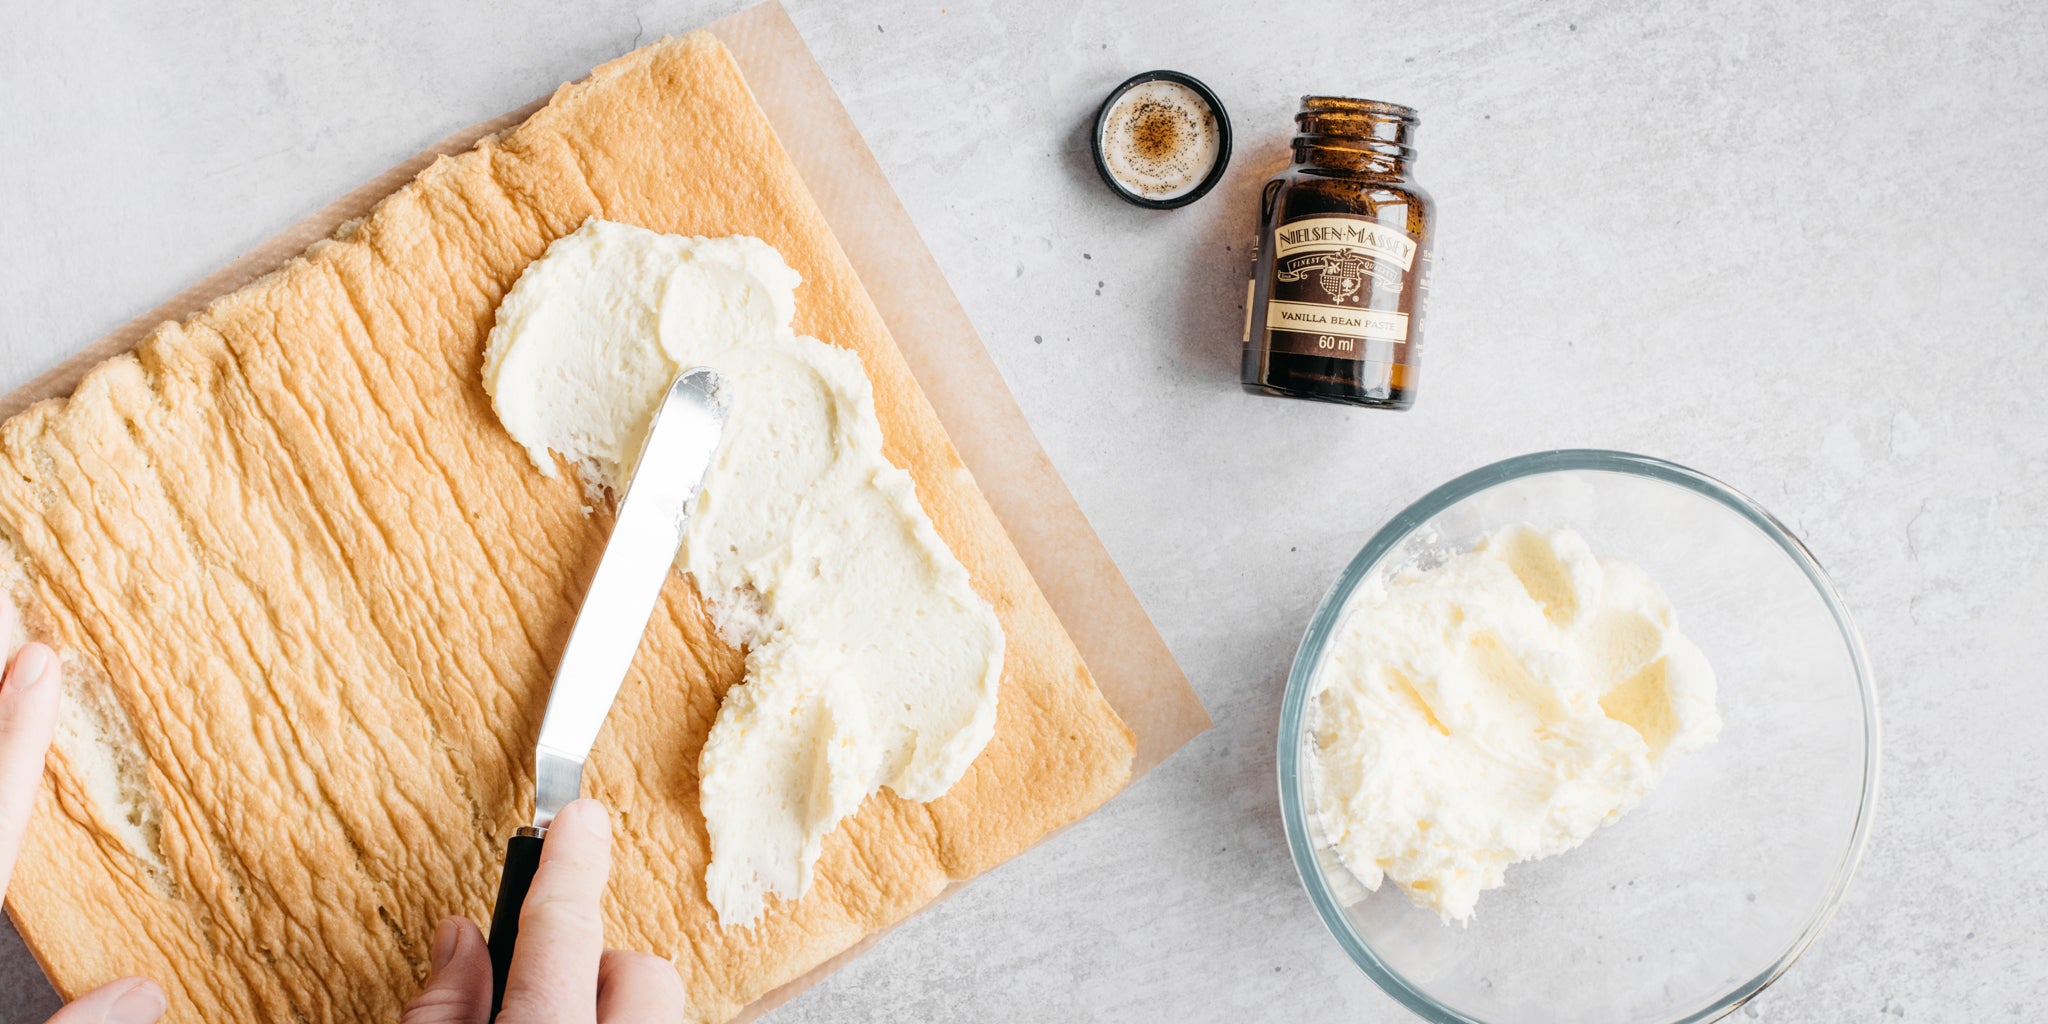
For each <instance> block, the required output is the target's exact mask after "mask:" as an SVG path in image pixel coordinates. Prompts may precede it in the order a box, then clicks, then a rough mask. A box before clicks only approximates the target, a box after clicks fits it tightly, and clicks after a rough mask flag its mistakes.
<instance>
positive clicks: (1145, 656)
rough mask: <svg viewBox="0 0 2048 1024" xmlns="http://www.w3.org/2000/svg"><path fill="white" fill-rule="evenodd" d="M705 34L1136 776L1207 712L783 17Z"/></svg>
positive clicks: (476, 134) (405, 171)
mask: <svg viewBox="0 0 2048 1024" xmlns="http://www.w3.org/2000/svg"><path fill="white" fill-rule="evenodd" d="M709 28H710V30H711V31H712V33H713V34H715V35H717V36H718V38H719V39H720V41H722V42H724V43H725V45H726V48H727V49H728V50H730V51H731V52H732V55H733V59H734V60H736V61H738V62H739V66H740V69H741V71H742V72H743V73H744V74H745V75H746V79H747V84H748V85H749V86H750V87H751V88H752V89H753V91H754V99H755V100H756V102H758V103H759V104H760V105H761V109H762V110H763V111H765V112H766V113H767V115H768V120H769V123H770V124H772V125H774V127H775V134H776V136H777V137H778V138H779V139H780V140H781V141H782V145H783V148H784V149H786V150H787V151H788V152H789V155H790V158H791V159H793V160H794V161H795V162H796V166H797V170H798V171H799V172H800V173H802V175H803V178H804V182H805V184H806V185H808V186H809V187H810V190H811V193H812V195H814V196H815V197H816V199H817V201H818V206H819V207H820V208H821V209H822V210H823V211H824V213H825V219H826V220H827V221H828V222H829V223H830V224H831V226H832V231H833V233H834V234H835V235H836V236H838V239H839V244H840V246H841V247H842V248H843V249H844V250H845V251H846V255H847V258H848V259H849V260H851V261H852V263H853V267H854V270H855V271H856V272H858V273H859V275H860V279H861V283H862V284H863V285H865V286H866V287H867V290H868V294H869V295H870V296H871V297H872V298H873V299H874V303H875V306H876V308H877V309H879V310H880V311H881V314H882V319H883V320H884V321H886V322H887V323H888V325H889V330H890V332H891V333H892V334H893V335H895V338H896V344H897V345H898V346H899V347H900V348H902V350H903V355H904V358H905V359H906V360H907V361H908V362H909V364H910V368H911V371H912V372H913V373H915V374H916V376H917V381H918V384H919V385H920V386H922V387H923V388H924V392H925V395H926V397H928V398H929V399H930V400H931V403H932V406H933V407H934V408H935V409H937V411H938V414H939V419H940V420H941V421H942V422H943V423H944V424H945V426H946V431H947V433H948V434H950V435H951V436H952V440H953V444H954V447H956V448H957V449H958V450H959V452H960V458H961V459H962V460H963V461H964V462H965V463H966V464H967V468H968V469H969V470H970V471H971V472H972V473H973V474H974V478H975V481H976V483H978V484H979V485H980V486H981V489H982V492H983V493H984V494H986V495H987V496H988V500H989V504H990V505H992V506H994V508H995V511H996V515H997V517H998V518H1000V519H1001V520H1002V523H1003V528H1004V529H1005V530H1007V531H1008V532H1009V534H1010V538H1011V540H1012V541H1014V542H1015V543H1016V545H1017V550H1018V552H1019V553H1021V554H1022V555H1023V556H1024V562H1025V564H1026V565H1028V566H1029V567H1030V569H1031V573H1032V575H1033V576H1034V577H1036V579H1037V580H1038V585H1039V588H1040V589H1041V590H1042V591H1043V592H1044V593H1045V597H1046V600H1048V601H1050V602H1051V603H1052V607H1053V610H1054V611H1055V612H1056V613H1058V615H1059V617H1060V621H1061V623H1062V624H1064V625H1065V626H1066V628H1067V632H1068V634H1069V635H1071V636H1072V637H1073V638H1074V644H1075V646H1077V647H1078V648H1080V651H1081V656H1082V657H1083V658H1084V659H1085V660H1086V661H1087V663H1088V668H1089V670H1090V671H1092V672H1093V673H1094V675H1095V682H1096V685H1097V686H1099V687H1100V688H1101V689H1102V693H1103V695H1104V696H1105V697H1107V698H1108V700H1109V703H1110V706H1111V707H1114V708H1115V709H1116V712H1117V714H1118V715H1119V716H1121V717H1122V718H1123V720H1124V722H1125V723H1126V724H1128V725H1129V726H1130V727H1131V731H1132V732H1133V733H1134V734H1135V735H1136V737H1137V754H1136V757H1135V759H1134V761H1133V763H1132V767H1131V774H1132V778H1133V780H1135V779H1136V778H1137V777H1138V776H1140V775H1143V774H1144V773H1145V772H1147V771H1149V770H1151V769H1152V768H1153V767H1154V766H1155V765H1157V764H1158V763H1159V762H1160V761H1162V760H1164V759H1165V758H1166V756H1167V755H1168V754H1171V753H1172V752H1173V751H1175V750H1177V749H1179V748H1180V747H1181V746H1182V745H1183V744H1185V743H1187V741H1188V740H1190V739H1192V738H1194V736H1195V735H1196V734H1197V733H1200V732H1201V731H1202V730H1203V729H1206V728H1208V727H1209V716H1208V713H1207V712H1206V711H1204V710H1203V709H1202V704H1201V701H1200V700H1198V699H1197V698H1196V697H1195V693H1194V690H1193V688H1192V687H1190V686H1189V685H1188V681H1187V677H1186V676H1185V675H1184V674H1182V672H1181V670H1180V666H1179V665H1178V664H1176V663H1175V662H1174V660H1173V655H1172V654H1171V653H1170V652H1169V651H1168V650H1167V648H1166V643H1165V641H1164V640H1162V639H1161V638H1160V636H1159V632H1158V630H1157V629H1155V628H1153V625H1152V621H1151V619H1150V618H1148V617H1147V616H1146V614H1145V609H1144V608H1143V607H1142V606H1140V605H1139V604H1138V599H1137V596H1136V595H1135V594H1133V593H1132V592H1131V588H1130V585H1129V584H1128V583H1126V582H1125V581H1124V578H1123V574H1122V573H1120V572H1118V571H1117V568H1116V564H1115V563H1114V562H1112V561H1111V560H1110V558H1109V552H1108V551H1106V550H1104V548H1103V546H1102V541H1101V540H1100V539H1099V538H1097V537H1096V535H1095V530H1094V528H1093V527H1091V526H1089V525H1088V520H1087V518H1086V517H1084V516H1083V515H1082V514H1081V508H1080V506H1079V505H1078V504H1076V503H1075V501H1074V497H1073V495H1072V494H1071V493H1070V492H1069V491H1068V490H1067V486H1066V484H1065V483H1064V482H1063V481H1061V479H1060V477H1059V474H1058V473H1057V472H1056V471H1055V470H1054V469H1053V467H1052V462H1051V461H1050V460H1049V459H1047V458H1046V455H1045V451H1044V449H1042V448H1040V447H1039V445H1038V439H1037V438H1036V437H1035V436H1034V435H1033V434H1032V432H1031V427H1030V425H1029V424H1028V423H1026V422H1025V420H1024V414H1023V412H1022V410H1020V409H1019V408H1018V407H1017V401H1016V398H1015V396H1013V395H1012V394H1011V393H1010V389H1009V387H1008V386H1007V385H1006V384H1004V383H1003V379H1002V375H1001V374H1000V373H999V372H998V371H997V369H996V365H995V362H994V360H992V359H991V358H990V357H989V354H988V350H987V349H986V348H985V347H983V345H982V343H981V338H980V336H979V335H978V334H977V333H976V332H975V330H974V325H973V323H972V322H970V321H969V320H968V319H967V313H966V311H965V310H963V309H962V308H961V307H960V302H959V300H958V299H957V298H955V297H954V295H953V290H952V288H951V287H950V286H949V285H947V283H946V279H945V275H944V274H942V273H941V272H940V271H939V266H938V263H937V261H936V260H934V259H933V258H932V254H931V250H930V249H928V248H926V247H925V244H924V240H923V239H922V238H920V237H919V236H918V234H917V229H916V227H915V226H914V225H913V224H912V223H911V220H910V215H909V213H908V212H907V211H905V210H904V208H903V204H902V203H901V202H899V201H898V200H897V198H896V193H895V191H894V190H893V189H891V188H890V186H889V182H888V179H887V178H886V177H885V176H884V175H883V174H882V168H881V165H880V164H879V163H877V162H876V161H875V157H874V154H873V153H872V152H870V151H869V149H868V147H867V143H866V142H865V141H864V140H862V138H861V136H860V133H859V131H858V130H857V129H855V128H854V125H853V120H852V119H851V118H850V117H848V116H847V113H846V108H845V107H844V106H843V105H841V104H840V102H839V97H838V96H837V95H836V94H835V93H833V91H832V86H831V83H830V82H829V81H827V80H826V78H825V73H824V71H823V69H821V68H819V67H818V63H817V61H816V60H814V59H813V58H812V57H811V53H810V50H809V48H807V47H806V46H805V45H804V41H803V37H802V36H801V35H799V34H798V33H797V30H796V25H795V24H794V23H793V22H791V21H790V19H789V14H788V12H786V11H785V10H783V8H782V6H781V4H779V3H776V2H774V0H769V2H767V3H762V4H758V5H756V6H754V7H750V8H748V9H746V10H744V11H741V12H740V13H738V14H735V15H732V16H731V17H728V18H725V19H723V20H721V21H718V22H715V23H713V24H712V25H710V26H709ZM546 102H547V98H546V97H542V98H541V99H538V100H535V101H534V102H532V103H529V104H527V105H526V106H524V107H521V108H519V109H518V110H514V111H512V112H510V113H507V114H504V115H502V116H500V117H495V118H492V119H491V120H488V121H485V122H483V123H481V124H476V125H472V126H470V127H469V128H466V129H464V130H462V131H459V132H456V133H455V134H453V135H450V136H448V137H447V138H445V139H442V140H441V141H440V142H437V143H435V144H434V145H433V146H432V147H430V148H428V149H427V150H426V151H425V152H422V153H420V154H419V155H417V156H414V157H413V158H412V159H410V160H407V161H405V162H403V163H401V164H399V165H398V166H396V167H393V168H391V169H390V170H388V171H385V172H384V173H383V174H380V175H378V176H376V177H375V178H372V179H370V180H369V181H367V182H365V183H363V185H362V186H361V187H359V188H357V189H355V190H354V191H352V192H350V193H348V194H347V195H345V196H342V197H341V198H340V199H337V200H335V201H334V202H332V203H330V204H328V205H327V206H326V207H325V208H323V209H321V210H320V211H319V212H317V213H314V214H313V215H312V216H310V217H307V218H306V219H304V220H302V221H300V222H298V223H297V224H294V225H292V226H291V227H289V228H286V229H285V230H283V231H281V232H279V233H278V234H277V235H275V236H273V237H272V238H270V239H269V240H268V241H266V242H264V243H263V244H262V245H260V246H257V247H256V248H255V249H252V250H250V251H249V252H247V253H244V254H243V255H242V256H240V257H239V258H237V259H235V260H234V261H233V262H231V263H229V264H228V265H226V266H224V267H222V268H221V269H219V270H217V271H215V272H214V273H212V274H210V275H208V276H207V277H206V278H205V279H203V280H201V281H200V282H199V283H197V284H195V285H193V286H192V287H190V288H187V289H185V290H184V291H182V292H180V293H178V294H177V295H176V296H173V297H172V298H171V299H170V300H169V301H167V302H165V303H163V304H162V305H160V306H158V307H157V308H155V309H152V310H150V311H149V312H148V313H145V314H143V315H142V316H139V317H136V318H135V319H134V320H131V321H129V322H128V323H126V324H124V325H122V326H121V327H120V328H118V329H116V330H115V331H113V332H112V333H110V334H108V335H106V336H105V337H103V338H100V339H99V340H97V341H95V342H93V343H92V344H90V345H88V346H86V347H85V348H84V349H82V350H80V351H79V352H78V353H77V354H75V355H73V356H71V357H70V358H69V359H66V360H65V361H64V362H62V363H59V364H58V365H57V366H56V367H55V368H53V369H51V370H50V371H49V372H47V373H45V374H43V375H42V376H40V377H38V378H36V379H35V380H33V381H30V382H29V383H28V384H27V385H24V386H23V387H21V388H20V389H18V390H16V391H14V392H13V393H11V394H8V395H6V396H4V397H0V420H5V419H7V418H8V417H10V416H13V415H14V414H15V413H17V412H20V411H21V410H23V409H25V408H27V407H28V406H30V405H31V404H33V403H35V402H38V401H41V400H42V399H45V398H52V397H56V396H60V395H66V394H69V393H70V392H71V389H72V388H73V387H74V386H76V385H77V383H78V381H79V379H80V378H82V377H83V376H84V375H85V372H86V371H87V370H89V369H91V368H92V367H93V366H95V365H97V364H98V363H100V362H102V361H104V360H106V359H108V358H110V357H112V356H116V355H120V354H121V353H123V352H126V351H128V350H130V349H132V348H134V347H135V345H136V344H137V343H138V342H140V341H141V340H142V339H143V338H144V337H145V336H147V335H148V334H149V332H150V331H151V330H153V329H155V327H156V326H157V325H158V324H160V323H162V322H164V321H166V320H181V319H183V318H185V317H187V316H190V315H191V314H193V313H195V312H198V311H199V309H200V308H201V307H203V306H205V305H206V304H207V303H208V302H211V301H213V300H214V299H215V298H218V297H220V296H222V295H225V294H227V293H228V292H231V291H233V290H235V289H236V288H239V287H241V286H242V285H244V284H247V283H249V282H250V281H253V280H255V279H256V278H258V277H261V276H263V275H264V274H266V273H269V272H270V271H271V270H274V269H276V268H277V267H278V266H280V265H281V264H283V263H284V262H285V261H286V260H288V259H290V258H291V257H293V256H296V255H298V254H299V253H300V252H302V251H304V250H305V249H306V247H307V246H309V245H312V244H313V243H314V242H317V241H319V240H320V239H323V238H326V237H327V236H329V235H331V234H333V233H334V230H335V228H336V227H338V226H340V225H341V224H343V223H345V222H347V221H349V220H353V219H354V218H357V217H360V216H362V215H363V214H365V213H368V212H369V211H370V208H371V207H372V206H375V205H376V203H377V201H378V200H380V199H382V198H384V197H385V196H387V195H389V194H391V193H392V192H394V191H397V189H398V188H399V187H400V186H402V185H404V184H405V183H406V182H407V181H410V180H411V179H412V178H413V176H414V175H417V174H418V173H419V172H420V171H421V170H423V169H425V168H426V166H427V165H428V164H430V163H432V162H433V161H434V159H435V158H436V157H439V156H443V155H447V154H453V153H459V152H462V151H463V150H466V149H468V148H470V147H471V146H474V145H475V144H476V142H477V140H479V139H481V138H483V137H484V136H486V135H490V134H492V133H494V132H500V131H503V130H505V129H507V128H510V127H512V126H513V125H516V124H518V123H520V122H521V121H524V120H526V118H527V116H528V115H530V114H532V113H533V112H534V111H536V110H538V109H540V108H541V107H542V106H543V105H545V104H546ZM962 884H964V883H962ZM956 888H957V886H956ZM951 891H952V890H951V889H948V890H947V892H948V893H950V892H951ZM942 898H943V897H942ZM880 938H881V935H880V934H879V933H878V934H876V935H871V936H869V937H868V938H867V939H866V940H864V941H863V942H861V943H859V944H858V945H856V946H854V947H853V948H851V949H849V950H847V951H846V952H844V953H841V954H840V955H838V956H836V957H833V958H832V959H831V960H828V961H826V962H825V963H823V964H820V965H819V966H818V967H817V968H816V969H814V970H812V971H811V972H809V973H808V974H805V975H803V976H802V977H800V978H798V979H796V980H795V981H792V982H790V983H789V984H787V985H784V986H783V987H781V988H779V989H776V990H775V991H774V992H771V993H769V994H768V995H766V996H764V997H762V998H761V999H759V1000H757V1001H756V1002H755V1003H754V1004H753V1005H751V1006H749V1007H748V1008H747V1009H746V1010H745V1011H743V1012H742V1013H741V1014H740V1015H739V1017H737V1018H736V1020H739V1021H749V1020H753V1019H755V1018H758V1017H759V1016H760V1015H761V1014H763V1013H766V1012H767V1011H768V1010H770V1009H773V1008H774V1007H776V1006H779V1005H781V1004H782V1003H785V1002H787V1001H789V999H791V998H792V997H794V996H795V995H796V994H797V993H798V992H801V991H803V990H804V989H806V988H809V987H810V986H811V985H813V984H816V983H817V982H818V980H819V979H821V978H823V977H824V976H825V975H827V974H830V973H831V972H833V971H835V970H837V969H839V967H840V966H841V965H843V964H844V963H846V962H847V961H848V960H851V959H852V958H853V957H855V956H858V955H859V954H860V953H861V952H863V951H864V950H866V949H867V948H868V947H870V946H872V945H873V944H874V943H875V942H876V941H877V940H879V939H880Z"/></svg>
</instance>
